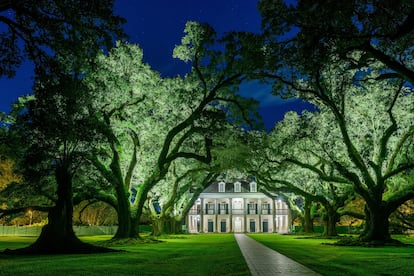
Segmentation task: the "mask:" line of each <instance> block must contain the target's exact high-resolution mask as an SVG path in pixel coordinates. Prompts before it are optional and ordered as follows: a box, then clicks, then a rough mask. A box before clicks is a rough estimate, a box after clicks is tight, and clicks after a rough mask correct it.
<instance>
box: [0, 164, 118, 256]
mask: <svg viewBox="0 0 414 276" xmlns="http://www.w3.org/2000/svg"><path fill="white" fill-rule="evenodd" d="M55 173H56V182H57V197H58V199H57V202H56V205H55V206H54V207H53V208H52V209H51V210H50V211H49V214H48V224H47V225H45V226H44V227H43V229H42V232H41V234H40V236H39V237H38V239H37V240H36V241H35V242H34V243H33V244H31V245H30V246H29V247H26V248H21V249H17V250H6V251H5V252H6V253H11V254H79V253H97V252H113V251H115V250H112V249H108V248H102V247H97V246H93V245H90V244H87V243H84V242H82V241H81V240H79V239H78V237H76V235H75V232H74V231H73V220H72V219H73V201H72V177H71V175H70V172H69V170H68V168H67V166H64V165H63V166H58V167H57V169H56V172H55Z"/></svg>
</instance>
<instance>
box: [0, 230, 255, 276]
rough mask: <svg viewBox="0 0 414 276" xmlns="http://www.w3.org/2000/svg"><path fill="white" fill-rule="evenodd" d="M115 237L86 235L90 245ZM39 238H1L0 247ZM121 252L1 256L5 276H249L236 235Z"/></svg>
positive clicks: (168, 241) (185, 239)
mask: <svg viewBox="0 0 414 276" xmlns="http://www.w3.org/2000/svg"><path fill="white" fill-rule="evenodd" d="M109 238H110V236H93V237H82V239H83V240H85V241H87V242H91V243H95V242H100V241H104V240H106V239H109ZM34 240H35V238H28V237H0V251H3V250H4V249H6V248H10V249H13V248H19V247H23V246H27V245H29V244H30V243H31V242H33V241H34ZM162 240H163V241H164V242H161V243H144V244H139V245H131V246H118V247H113V248H117V249H123V250H126V251H125V252H118V253H104V254H88V255H53V256H7V255H1V256H0V275H250V272H249V269H248V267H247V265H246V263H245V261H244V259H243V256H242V255H241V253H240V250H239V248H238V246H237V243H236V241H235V239H234V237H233V235H231V234H228V235H221V234H220V235H183V236H176V237H174V238H172V239H168V238H167V239H162Z"/></svg>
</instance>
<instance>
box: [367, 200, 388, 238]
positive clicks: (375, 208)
mask: <svg viewBox="0 0 414 276" xmlns="http://www.w3.org/2000/svg"><path fill="white" fill-rule="evenodd" d="M371 205H372V206H371ZM387 209H388V208H386V204H385V203H384V202H381V203H378V204H370V205H368V204H367V205H365V214H366V222H365V228H364V231H363V232H362V234H361V236H360V240H361V241H364V242H370V243H375V244H384V243H389V242H395V240H393V239H392V238H391V235H390V233H389V221H388V218H389V216H390V213H389V212H388V210H387Z"/></svg>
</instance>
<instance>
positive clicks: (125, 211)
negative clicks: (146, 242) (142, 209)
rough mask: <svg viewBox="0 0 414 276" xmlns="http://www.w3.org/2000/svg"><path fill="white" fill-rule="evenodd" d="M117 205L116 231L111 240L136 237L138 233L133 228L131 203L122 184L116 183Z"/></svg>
mask: <svg viewBox="0 0 414 276" xmlns="http://www.w3.org/2000/svg"><path fill="white" fill-rule="evenodd" d="M116 193H117V195H116V196H117V199H118V205H117V214H118V230H117V231H116V233H115V235H114V237H113V238H112V239H113V240H117V239H130V238H132V239H138V238H140V237H139V233H138V231H136V230H135V229H134V228H135V225H134V223H135V221H134V219H133V218H132V212H131V205H130V203H129V196H128V193H127V192H126V191H125V188H124V187H123V186H122V185H118V186H117V188H116Z"/></svg>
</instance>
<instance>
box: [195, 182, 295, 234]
mask: <svg viewBox="0 0 414 276" xmlns="http://www.w3.org/2000/svg"><path fill="white" fill-rule="evenodd" d="M290 220H291V218H290V211H289V209H288V206H287V204H286V203H285V202H284V201H282V200H281V199H277V198H271V197H269V196H267V195H265V194H263V193H260V192H257V183H256V182H250V183H249V182H246V181H236V182H234V183H225V182H223V181H220V182H214V183H212V184H211V185H210V186H209V187H208V188H206V189H205V190H204V191H203V192H202V193H201V194H200V196H199V198H198V199H197V200H196V201H195V203H194V205H193V206H192V208H191V209H190V210H189V212H188V216H187V230H188V232H189V233H229V232H234V233H243V232H247V233H252V232H262V233H266V232H268V233H287V232H288V231H289V229H290Z"/></svg>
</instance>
